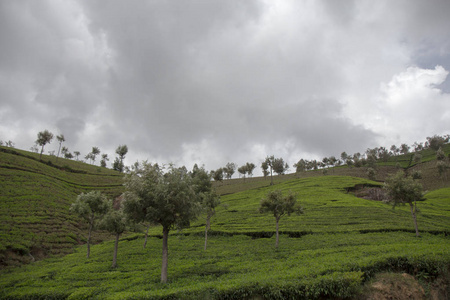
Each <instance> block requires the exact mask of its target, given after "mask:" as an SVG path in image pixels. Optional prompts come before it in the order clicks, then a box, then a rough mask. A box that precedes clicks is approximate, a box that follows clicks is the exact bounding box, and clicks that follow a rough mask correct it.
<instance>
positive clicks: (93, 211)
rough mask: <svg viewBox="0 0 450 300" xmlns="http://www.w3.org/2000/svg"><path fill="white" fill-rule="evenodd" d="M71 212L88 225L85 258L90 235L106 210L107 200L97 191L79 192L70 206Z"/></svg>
mask: <svg viewBox="0 0 450 300" xmlns="http://www.w3.org/2000/svg"><path fill="white" fill-rule="evenodd" d="M70 211H71V212H72V213H75V214H77V215H78V216H80V217H81V218H83V219H84V220H85V221H86V222H87V223H88V225H89V231H88V239H87V258H89V255H90V253H91V235H92V230H93V229H94V228H95V224H96V221H97V220H98V219H99V218H101V217H102V216H103V215H104V214H105V213H106V212H107V211H108V201H107V199H106V196H104V195H103V194H102V193H101V192H99V191H92V192H89V193H81V194H80V195H78V196H77V199H76V200H75V202H73V203H72V206H71V207H70Z"/></svg>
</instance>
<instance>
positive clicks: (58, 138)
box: [56, 134, 66, 160]
mask: <svg viewBox="0 0 450 300" xmlns="http://www.w3.org/2000/svg"><path fill="white" fill-rule="evenodd" d="M56 139H57V140H58V142H59V148H58V155H56V160H58V157H59V153H60V151H61V145H62V143H63V142H65V141H66V139H65V138H64V134H60V135H57V136H56Z"/></svg>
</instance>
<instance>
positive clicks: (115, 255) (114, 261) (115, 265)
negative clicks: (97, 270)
mask: <svg viewBox="0 0 450 300" xmlns="http://www.w3.org/2000/svg"><path fill="white" fill-rule="evenodd" d="M119 236H120V233H116V242H115V243H114V256H113V262H112V265H111V268H116V267H117V249H118V248H119Z"/></svg>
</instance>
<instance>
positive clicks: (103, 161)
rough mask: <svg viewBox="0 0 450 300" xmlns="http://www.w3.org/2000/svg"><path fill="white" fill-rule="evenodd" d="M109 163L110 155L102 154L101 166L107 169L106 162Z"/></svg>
mask: <svg viewBox="0 0 450 300" xmlns="http://www.w3.org/2000/svg"><path fill="white" fill-rule="evenodd" d="M107 161H109V158H108V154H106V153H103V154H102V160H100V166H101V167H103V168H106V162H107Z"/></svg>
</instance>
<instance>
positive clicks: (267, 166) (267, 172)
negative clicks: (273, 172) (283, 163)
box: [261, 160, 270, 178]
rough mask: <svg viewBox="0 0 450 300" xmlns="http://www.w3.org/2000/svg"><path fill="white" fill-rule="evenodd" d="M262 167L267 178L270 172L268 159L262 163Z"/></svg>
mask: <svg viewBox="0 0 450 300" xmlns="http://www.w3.org/2000/svg"><path fill="white" fill-rule="evenodd" d="M261 169H262V171H263V176H264V178H266V177H267V176H268V175H269V174H270V173H269V164H268V163H267V160H265V161H263V162H262V163H261Z"/></svg>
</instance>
